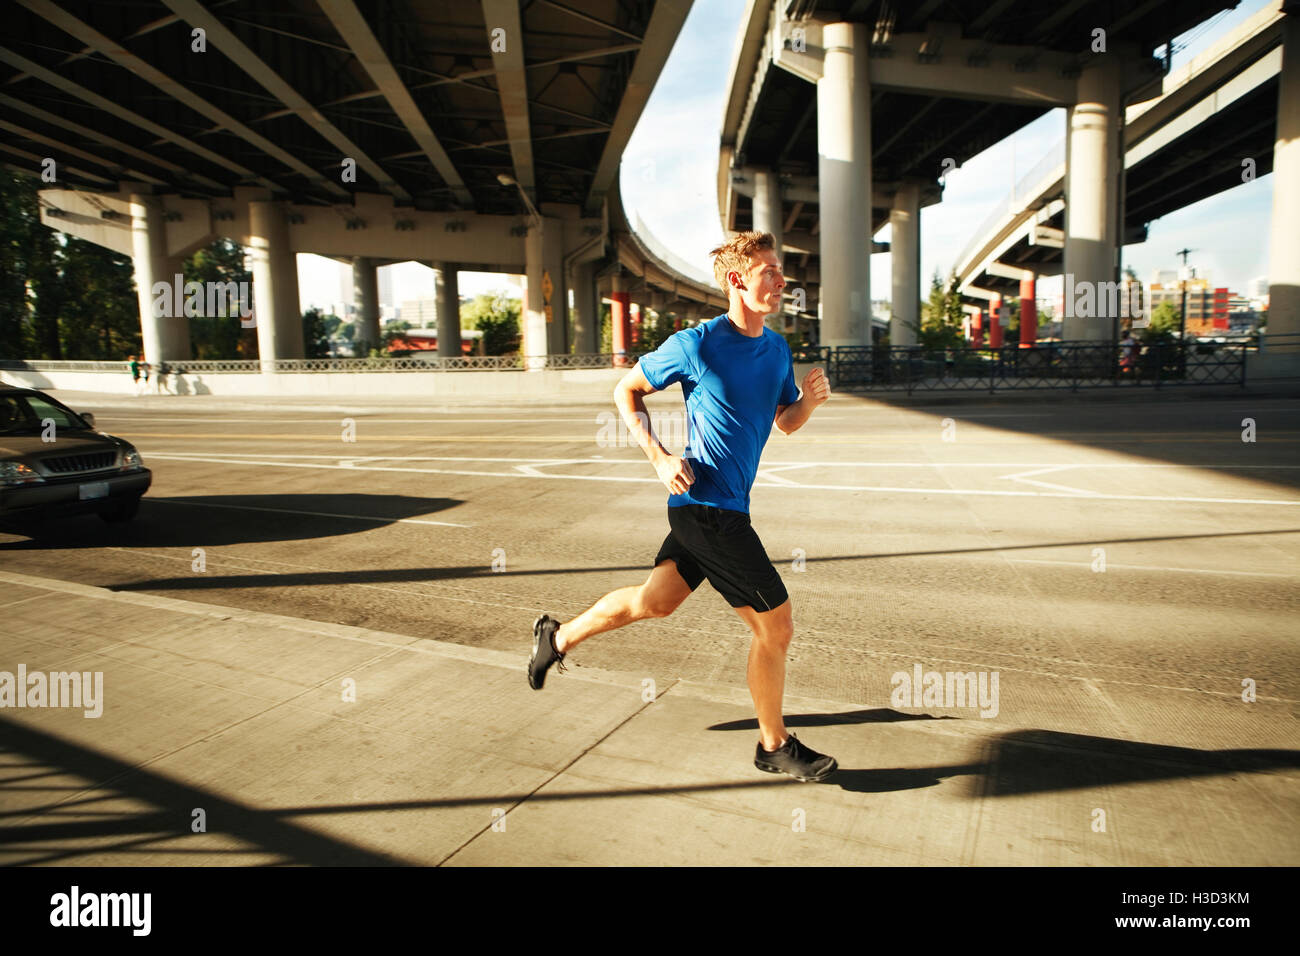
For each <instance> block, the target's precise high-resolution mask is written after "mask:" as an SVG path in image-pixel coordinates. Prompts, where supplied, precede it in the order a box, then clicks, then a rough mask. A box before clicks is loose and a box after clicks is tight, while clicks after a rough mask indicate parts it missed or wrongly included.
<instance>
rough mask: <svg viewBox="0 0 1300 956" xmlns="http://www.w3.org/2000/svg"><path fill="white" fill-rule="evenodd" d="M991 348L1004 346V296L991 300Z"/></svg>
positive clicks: (994, 297) (997, 296)
mask: <svg viewBox="0 0 1300 956" xmlns="http://www.w3.org/2000/svg"><path fill="white" fill-rule="evenodd" d="M989 348H991V349H1000V348H1002V296H1000V295H995V296H993V298H992V299H990V300H989Z"/></svg>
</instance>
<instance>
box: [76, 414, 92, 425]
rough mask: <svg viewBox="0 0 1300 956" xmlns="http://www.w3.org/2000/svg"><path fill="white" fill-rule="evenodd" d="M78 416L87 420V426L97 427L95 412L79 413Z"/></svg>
mask: <svg viewBox="0 0 1300 956" xmlns="http://www.w3.org/2000/svg"><path fill="white" fill-rule="evenodd" d="M77 414H78V415H80V416H81V417H82V418H83V419H84V420H85V422H86V424H87V425H89V426H90V427H91V428H94V427H95V413H94V412H77Z"/></svg>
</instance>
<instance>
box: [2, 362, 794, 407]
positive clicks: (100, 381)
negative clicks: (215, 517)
mask: <svg viewBox="0 0 1300 956" xmlns="http://www.w3.org/2000/svg"><path fill="white" fill-rule="evenodd" d="M812 367H813V366H812V365H806V364H803V363H799V364H797V365H795V368H794V371H795V381H796V382H797V383H801V382H802V381H803V377H804V376H805V375H806V374H807V373H808V370H809V369H811V368H812ZM626 372H627V370H626V369H617V368H572V369H535V370H533V371H529V372H525V371H473V370H468V371H455V372H277V373H258V372H248V373H246V372H222V373H219V374H202V373H186V374H184V375H169V376H168V377H167V383H166V385H167V393H168V394H172V393H174V394H176V395H180V396H185V395H229V396H239V397H248V398H254V397H270V396H276V395H282V396H295V397H312V396H320V397H322V398H330V397H339V396H376V397H383V396H395V397H402V398H530V397H535V398H538V399H545V398H556V397H561V396H562V397H565V398H589V399H591V400H592V401H597V402H603V401H606V400H609V399H610V398H611V396H612V395H613V392H614V386H615V385H616V384H618V381H619V379H621V378H622V377H623V376H624V375H625V374H626ZM0 382H5V383H7V384H10V385H22V386H25V387H27V388H39V389H41V390H43V391H57V390H58V389H67V390H69V391H80V392H100V393H105V394H117V395H133V394H135V383H134V382H133V381H132V380H131V376H130V375H128V374H126V373H125V372H45V371H34V370H24V371H14V370H11V369H4V370H0ZM150 389H151V391H152V383H150Z"/></svg>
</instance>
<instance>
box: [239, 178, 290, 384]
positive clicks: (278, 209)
mask: <svg viewBox="0 0 1300 956" xmlns="http://www.w3.org/2000/svg"><path fill="white" fill-rule="evenodd" d="M248 232H249V236H248V259H249V263H250V265H251V267H252V272H253V309H254V311H255V313H256V315H257V352H258V357H259V358H260V359H261V360H262V361H263V362H269V361H272V360H274V359H296V358H302V356H303V343H302V313H301V312H299V311H298V260H297V257H296V256H295V255H294V254H293V252H292V251H291V250H290V248H289V223H288V221H287V220H286V219H285V215H284V208H283V207H282V206H280V204H279V203H274V202H263V201H257V202H250V203H249V204H248Z"/></svg>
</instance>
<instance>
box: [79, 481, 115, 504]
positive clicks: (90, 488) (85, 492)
mask: <svg viewBox="0 0 1300 956" xmlns="http://www.w3.org/2000/svg"><path fill="white" fill-rule="evenodd" d="M107 497H108V482H107V481H92V482H88V483H87V484H84V485H82V486H81V500H82V501H85V500H87V499H88V498H107Z"/></svg>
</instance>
